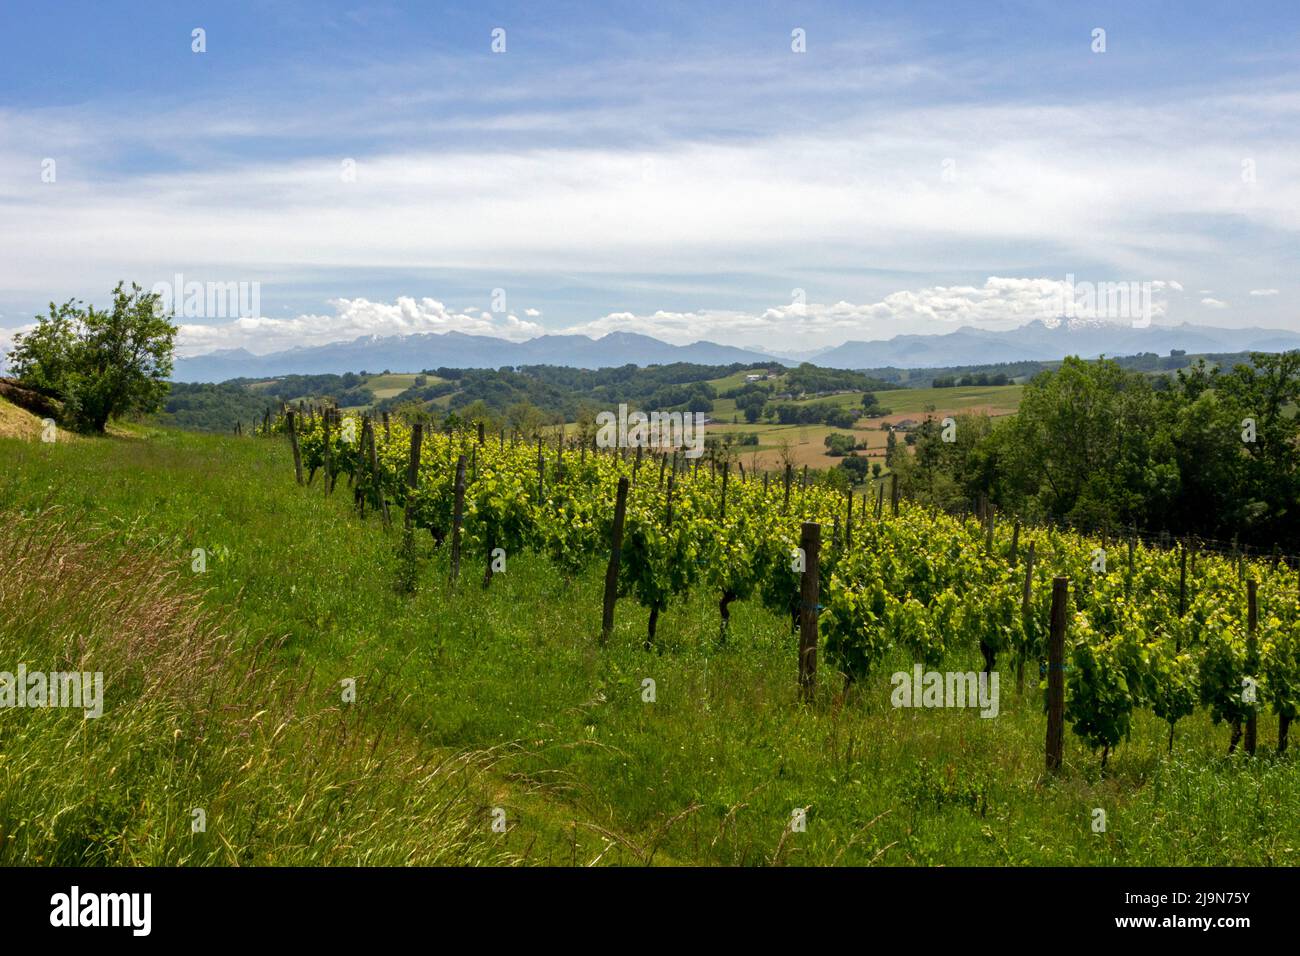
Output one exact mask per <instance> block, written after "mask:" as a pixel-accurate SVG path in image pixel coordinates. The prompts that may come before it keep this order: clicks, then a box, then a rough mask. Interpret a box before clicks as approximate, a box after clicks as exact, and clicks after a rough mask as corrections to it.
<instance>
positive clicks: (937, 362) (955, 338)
mask: <svg viewBox="0 0 1300 956" xmlns="http://www.w3.org/2000/svg"><path fill="white" fill-rule="evenodd" d="M1296 348H1300V333H1297V332H1286V331H1282V330H1279V329H1219V328H1212V327H1210V326H1204V325H1189V324H1187V323H1183V324H1182V325H1151V326H1148V327H1147V328H1144V329H1135V328H1133V327H1132V326H1131V325H1118V324H1112V323H1098V322H1062V323H1061V324H1060V325H1058V326H1057V327H1055V328H1052V327H1051V326H1049V325H1048V324H1047V323H1046V322H1043V321H1041V320H1040V321H1035V322H1030V323H1029V324H1028V325H1023V326H1021V327H1020V328H1018V329H1011V330H1008V331H1005V332H990V331H986V330H984V329H976V328H971V327H970V326H962V327H961V328H959V329H957V330H956V331H953V332H949V333H947V334H945V335H897V336H894V338H892V339H887V340H884V341H874V342H845V343H844V344H843V345H839V346H836V347H835V348H833V349H827V350H825V351H823V352H820V353H817V354H816V355H815V356H814V357H812V358H810V359H809V361H811V362H814V363H815V364H817V365H823V366H826V367H828V368H881V367H885V366H894V367H896V368H948V367H952V366H957V365H962V366H965V365H992V364H996V363H999V362H1028V361H1037V362H1044V361H1053V360H1056V359H1061V358H1064V357H1065V356H1067V355H1078V356H1080V357H1081V358H1097V357H1098V356H1100V355H1106V356H1108V357H1116V356H1121V355H1137V354H1139V353H1142V352H1156V353H1158V354H1162V355H1167V354H1169V350H1170V349H1183V350H1185V351H1187V352H1189V353H1211V352H1247V351H1260V352H1284V351H1288V350H1290V349H1296Z"/></svg>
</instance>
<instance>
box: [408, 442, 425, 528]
mask: <svg viewBox="0 0 1300 956" xmlns="http://www.w3.org/2000/svg"><path fill="white" fill-rule="evenodd" d="M423 443H424V426H423V425H421V424H420V423H419V422H416V423H415V424H414V425H412V426H411V460H410V462H408V463H407V466H406V515H405V519H406V530H407V531H408V532H409V531H410V530H411V522H412V521H413V520H414V518H413V511H414V509H413V508H412V501H411V498H412V495H413V494H414V492H415V489H416V487H417V486H418V485H419V482H420V446H421V445H422V444H423Z"/></svg>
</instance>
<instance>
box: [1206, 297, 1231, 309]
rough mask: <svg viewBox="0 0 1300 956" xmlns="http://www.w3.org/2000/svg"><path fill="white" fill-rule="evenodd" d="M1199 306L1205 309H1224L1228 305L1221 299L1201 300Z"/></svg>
mask: <svg viewBox="0 0 1300 956" xmlns="http://www.w3.org/2000/svg"><path fill="white" fill-rule="evenodd" d="M1201 305H1203V306H1205V307H1206V308H1207V309H1226V308H1227V307H1228V303H1226V302H1224V301H1223V300H1222V299H1202V300H1201Z"/></svg>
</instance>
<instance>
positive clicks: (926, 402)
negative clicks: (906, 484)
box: [709, 372, 1024, 469]
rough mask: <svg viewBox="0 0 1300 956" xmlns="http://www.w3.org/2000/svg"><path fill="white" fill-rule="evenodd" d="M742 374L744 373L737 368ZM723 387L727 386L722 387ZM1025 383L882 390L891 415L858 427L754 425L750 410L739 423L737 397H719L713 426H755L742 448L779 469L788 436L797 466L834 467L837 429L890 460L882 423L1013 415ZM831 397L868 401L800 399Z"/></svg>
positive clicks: (749, 458)
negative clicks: (750, 442) (831, 444)
mask: <svg viewBox="0 0 1300 956" xmlns="http://www.w3.org/2000/svg"><path fill="white" fill-rule="evenodd" d="M737 375H739V376H740V377H741V378H742V379H743V376H744V373H743V372H741V373H737ZM736 377H737V376H735V375H733V376H730V377H729V378H728V379H718V380H716V381H715V382H713V383H711V384H713V385H715V386H717V385H718V383H720V382H728V383H730V385H729V386H727V387H734V384H735V383H734V381H732V380H733V379H735V378H736ZM718 390H719V391H722V390H723V388H719V389H718ZM1023 392H1024V386H1023V385H985V386H962V387H959V388H902V389H893V390H889V391H881V392H877V393H876V394H877V396H878V397H879V399H880V403H881V405H883V406H885V407H887V408H889V409H890V414H889V415H883V416H881V417H879V418H859V419H858V421H857V423H856V425H855V426H854V427H853V428H852V429H843V428H830V427H829V426H826V425H774V424H768V423H764V422H758V423H756V424H753V425H747V424H745V423H744V416H743V415H742V416H739V421H740V424H734V423H733V422H732V419H733V418H736V417H737V415H736V403H735V401H734V400H732V399H718V400H716V401H715V402H714V403H713V412H712V413H711V417H712V418H713V419H714V420H715V424H713V425H710V426H709V431H710V432H713V433H719V434H727V433H729V432H732V433H747V432H753V433H756V434H757V435H758V446H757V448H755V447H754V446H746V447H745V448H744V450H743V451H742V452H741V460H742V461H744V462H745V467H747V468H748V467H750V466H751V464H753V465H756V466H757V467H759V468H765V469H777V468H779V467H780V462H781V458H780V453H779V447H780V444H781V442H782V441H783V440H784V441H788V442H789V443H790V446H791V447H790V450H791V452H792V454H793V459H794V463H795V465H796V467H802V466H804V465H807V466H808V467H810V468H831V467H834V466H835V465H836V463H837V462H838V461H839V459H838V458H832V457H831V456H829V455H827V454H826V446H825V439H826V436H827V435H829V434H830V433H831V432H837V433H839V434H848V433H851V434H853V436H854V437H855V438H856V440H857V441H858V442H864V441H865V442H866V443H867V448H866V450H864V451H859V452H858V454H859V455H865V456H867V457H869V458H874V459H878V460H880V461H881V462H882V463H883V461H884V454H885V445H886V441H887V435H886V432H885V431H883V430H882V428H881V426H882V425H884V424H889V425H893V424H897V423H898V422H901V421H904V420H906V419H912V420H913V421H917V420H920V419H923V418H924V417H925V416H926V415H933V416H934V417H936V418H943V417H944V416H946V415H955V414H958V413H961V412H968V413H983V414H988V415H993V416H1000V415H1011V414H1014V413H1015V410H1016V409H1017V408H1018V407H1019V405H1020V396H1021V394H1022V393H1023ZM819 401H820V402H829V403H832V404H836V405H839V406H841V407H844V408H855V407H858V406H859V405H860V404H861V402H862V393H861V392H851V393H846V394H844V395H831V396H827V397H826V398H822V399H808V400H806V401H805V402H802V403H801V402H795V403H794V404H809V403H811V402H819Z"/></svg>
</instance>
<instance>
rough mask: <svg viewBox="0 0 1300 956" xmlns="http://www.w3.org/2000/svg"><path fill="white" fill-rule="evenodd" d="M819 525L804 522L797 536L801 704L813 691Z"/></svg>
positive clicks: (812, 522)
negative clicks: (800, 555) (800, 573)
mask: <svg viewBox="0 0 1300 956" xmlns="http://www.w3.org/2000/svg"><path fill="white" fill-rule="evenodd" d="M821 536H822V528H821V525H819V524H817V523H816V522H814V521H805V522H804V523H803V529H802V531H801V532H800V535H799V547H800V548H801V549H802V550H803V560H804V568H803V576H802V577H801V578H800V581H799V693H800V695H801V697H802V699H803V701H804V702H805V703H809V702H811V701H812V699H813V692H814V691H815V690H816V688H817V600H818V591H819V590H820V585H821V582H820V580H819V579H818V578H819V570H820V563H821Z"/></svg>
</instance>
